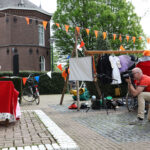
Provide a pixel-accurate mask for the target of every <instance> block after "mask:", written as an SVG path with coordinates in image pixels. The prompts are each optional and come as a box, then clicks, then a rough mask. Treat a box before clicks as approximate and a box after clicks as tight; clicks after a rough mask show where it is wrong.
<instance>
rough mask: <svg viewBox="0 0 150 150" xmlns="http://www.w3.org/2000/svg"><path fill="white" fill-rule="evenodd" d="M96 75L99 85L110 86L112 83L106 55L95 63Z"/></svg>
mask: <svg viewBox="0 0 150 150" xmlns="http://www.w3.org/2000/svg"><path fill="white" fill-rule="evenodd" d="M97 74H98V78H99V79H100V81H101V83H103V84H110V83H111V82H112V68H111V64H110V61H109V55H108V54H105V55H104V56H101V57H100V58H99V60H98V63H97Z"/></svg>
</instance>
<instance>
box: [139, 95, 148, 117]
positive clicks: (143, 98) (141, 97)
mask: <svg viewBox="0 0 150 150" xmlns="http://www.w3.org/2000/svg"><path fill="white" fill-rule="evenodd" d="M145 101H148V102H150V92H141V93H140V94H139V95H138V114H137V117H139V118H142V119H144V111H145ZM147 119H148V120H150V107H149V109H148V115H147Z"/></svg>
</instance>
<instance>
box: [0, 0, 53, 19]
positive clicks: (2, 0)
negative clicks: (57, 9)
mask: <svg viewBox="0 0 150 150" xmlns="http://www.w3.org/2000/svg"><path fill="white" fill-rule="evenodd" d="M6 9H23V10H35V11H39V12H41V13H44V14H46V15H49V16H52V14H50V13H48V12H46V11H45V10H43V9H42V8H40V7H38V6H37V5H35V4H33V3H32V2H30V1H29V0H0V11H1V10H6Z"/></svg>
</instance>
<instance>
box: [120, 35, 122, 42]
mask: <svg viewBox="0 0 150 150" xmlns="http://www.w3.org/2000/svg"><path fill="white" fill-rule="evenodd" d="M119 40H120V42H121V41H122V37H121V34H120V35H119Z"/></svg>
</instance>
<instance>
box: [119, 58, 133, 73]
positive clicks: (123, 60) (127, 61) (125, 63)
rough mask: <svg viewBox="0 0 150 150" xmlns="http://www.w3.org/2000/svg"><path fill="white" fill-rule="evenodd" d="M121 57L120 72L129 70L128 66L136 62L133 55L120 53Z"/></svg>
mask: <svg viewBox="0 0 150 150" xmlns="http://www.w3.org/2000/svg"><path fill="white" fill-rule="evenodd" d="M119 59H120V64H121V68H119V70H120V73H122V72H125V71H127V70H128V68H130V67H131V66H132V65H133V64H134V62H133V61H131V57H130V56H128V55H120V56H119Z"/></svg>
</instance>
